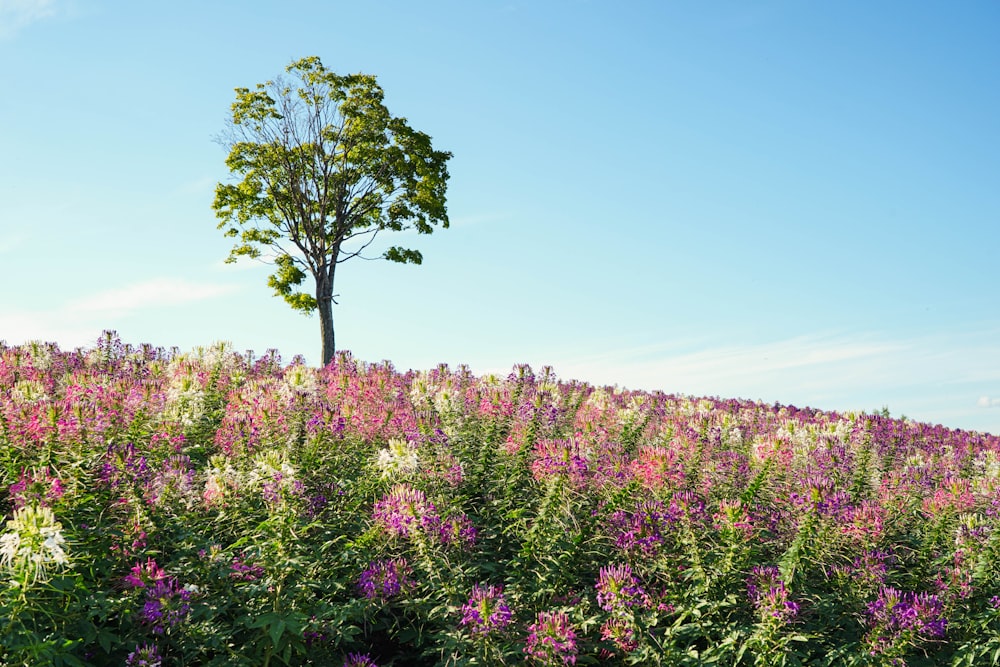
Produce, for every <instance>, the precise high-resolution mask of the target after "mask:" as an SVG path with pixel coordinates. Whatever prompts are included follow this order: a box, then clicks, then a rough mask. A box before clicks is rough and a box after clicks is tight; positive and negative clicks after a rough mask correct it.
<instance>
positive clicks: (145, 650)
mask: <svg viewBox="0 0 1000 667" xmlns="http://www.w3.org/2000/svg"><path fill="white" fill-rule="evenodd" d="M162 664H163V657H162V656H161V655H160V652H159V650H158V649H157V648H156V645H154V644H143V645H142V646H136V647H135V650H134V651H132V652H131V653H129V654H128V658H126V660H125V667H160V666H161V665H162Z"/></svg>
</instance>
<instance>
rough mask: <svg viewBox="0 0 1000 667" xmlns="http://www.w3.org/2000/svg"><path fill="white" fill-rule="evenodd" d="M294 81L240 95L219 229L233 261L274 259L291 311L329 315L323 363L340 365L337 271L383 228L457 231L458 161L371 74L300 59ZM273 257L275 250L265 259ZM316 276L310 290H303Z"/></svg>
mask: <svg viewBox="0 0 1000 667" xmlns="http://www.w3.org/2000/svg"><path fill="white" fill-rule="evenodd" d="M286 71H287V73H288V74H290V75H291V76H292V77H293V80H292V81H287V80H284V79H278V80H275V81H268V82H266V83H261V84H257V86H256V87H255V88H253V89H249V88H237V89H236V101H235V102H233V105H232V116H231V118H230V123H229V129H228V132H227V133H226V134H224V135H223V136H222V137H221V142H222V143H223V144H224V145H225V146H226V148H227V149H228V150H229V156H228V157H227V158H226V166H228V167H229V169H230V171H231V172H232V173H233V174H234V175H235V176H237V177H238V178H240V179H242V180H240V181H239V182H237V183H228V184H226V183H220V184H218V185H217V186H216V191H215V201H214V203H213V205H212V206H213V208H214V209H215V212H216V216H217V217H218V218H219V220H220V222H219V225H218V226H219V229H224V230H225V234H226V236H228V237H233V238H237V239H238V241H237V243H236V244H235V245H234V246H233V249H232V251H231V252H230V255H229V258H228V259H227V262H234V261H236V260H237V259H238V258H240V257H251V258H261V257H266V258H267V259H269V260H270V261H272V262H273V264H274V266H275V271H274V273H273V274H272V275H271V276H270V277H269V278H268V286H269V287H271V288H272V289H273V290H274V293H275V295H276V296H280V297H282V298H283V299H284V300H285V301H286V302H287V303H288V304H289V305H290V306H291V307H292V308H294V309H296V310H299V311H302V312H304V313H312V312H313V311H316V310H318V311H319V312H320V326H321V333H322V334H323V363H324V365H325V364H326V363H327V362H328V361H329V360H330V359H331V358H332V357H333V352H334V349H335V348H334V337H333V319H332V303H333V300H334V297H335V295H334V292H333V287H334V278H335V275H336V268H337V265H338V264H339V263H342V262H345V261H347V260H349V259H352V258H354V257H358V256H362V255H361V253H362V252H363V251H364V250H365V249H366V248H368V247H369V246H370V245H371V243H372V242H374V240H375V238H376V236H377V235H378V233H379V232H381V231H385V230H388V231H393V232H401V231H404V230H408V229H413V230H415V231H416V232H417V233H419V234H430V233H431V232H432V231H433V229H434V226H435V225H438V224H440V225H441V226H442V227H445V228H447V227H448V213H447V209H446V207H445V199H446V198H445V191H446V186H447V181H448V170H447V167H446V164H447V162H448V160H449V159H450V158H451V153H447V152H444V151H437V150H434V148H433V147H432V146H431V139H430V137H429V136H427V135H426V134H424V133H423V132H418V131H416V130H414V129H412V128H411V127H410V126H409V125H408V124H407V120H406V119H405V118H402V117H396V116H392V115H391V114H390V113H389V111H388V109H387V108H386V107H385V105H384V103H383V97H384V94H383V91H382V88H381V87H380V86H379V85H378V84H377V83H376V80H375V77H374V76H371V75H367V74H349V75H338V74H336V73H334V72H332V71H330V70H328V69H326V67H324V66H323V63H322V62H321V61H320V59H319V58H317V57H315V56H311V57H307V58H303V59H301V60H298V61H295V62H293V63H291V64H290V65H289V66H288V67H287V68H286ZM265 253H266V254H265ZM382 257H383V258H384V259H386V260H389V261H393V262H400V263H404V264H405V263H412V264H420V263H421V262H422V260H423V257H422V255H421V253H420V252H419V251H418V250H414V249H409V248H402V247H399V246H392V247H390V248H388V249H387V250H385V251H384V253H383V255H382ZM307 277H312V278H313V280H314V283H315V289H314V291H313V292H312V293H307V292H303V291H300V290H299V289H298V288H299V287H300V286H301V285H302V284H303V283H304V282H305V281H306V278H307Z"/></svg>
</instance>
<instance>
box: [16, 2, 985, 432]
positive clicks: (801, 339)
mask: <svg viewBox="0 0 1000 667" xmlns="http://www.w3.org/2000/svg"><path fill="white" fill-rule="evenodd" d="M998 34H1000V4H998V3H996V2H993V1H987V0H981V1H978V2H977V1H970V2H964V3H931V2H926V3H925V2H916V3H914V2H883V3H869V2H853V1H845V2H839V3H805V2H779V1H762V2H756V3H745V2H711V3H708V2H694V1H691V2H666V1H662V2H661V1H657V2H653V1H650V2H638V1H633V2H627V1H626V2H615V3H612V2H597V1H590V2H588V1H586V0H531V1H528V0H524V1H518V0H514V1H509V2H504V1H496V2H490V1H487V0H476V1H473V0H461V1H460V0H454V1H450V2H443V1H437V0H429V1H428V2H422V3H414V2H404V1H398V2H396V1H389V0H384V1H372V2H339V1H335V0H328V1H314V2H308V1H304V0H289V1H288V2H247V1H245V0H244V1H240V2H235V1H225V2H223V1H219V2H202V1H200V0H199V1H198V2H193V1H189V2H186V1H178V2H173V3H136V2H110V1H104V0H0V91H2V92H0V128H2V130H0V156H2V158H3V159H0V281H2V283H0V284H2V285H3V289H0V339H4V340H6V341H7V342H8V343H20V342H24V341H26V340H32V339H39V340H47V341H55V342H57V343H59V344H60V346H62V347H64V348H73V347H76V346H90V345H92V344H93V342H94V341H95V340H96V339H97V337H98V335H99V334H100V332H101V331H102V330H104V329H115V330H117V331H118V333H119V335H120V336H121V337H122V339H123V340H125V341H126V342H129V343H134V344H138V343H152V344H155V345H160V346H165V347H173V346H176V347H179V348H181V349H182V350H186V349H191V348H193V347H195V346H199V345H207V344H210V343H212V342H214V341H217V340H228V341H231V342H232V343H233V344H234V345H235V346H236V347H237V349H241V350H245V349H252V350H254V351H256V352H257V353H258V354H260V353H263V352H264V351H265V350H266V349H268V348H277V349H278V350H279V351H280V352H281V353H282V356H283V357H284V358H285V359H286V360H290V359H291V358H292V357H293V356H294V355H295V354H303V355H304V356H305V357H306V359H307V360H308V361H309V362H310V363H317V362H318V357H319V323H318V319H317V318H315V317H312V318H309V317H305V316H303V315H301V314H299V313H296V312H293V311H292V310H291V309H290V308H289V307H288V306H286V305H285V304H284V302H283V301H281V300H280V299H278V298H276V297H273V296H272V295H271V292H270V290H269V289H268V288H267V286H266V276H267V274H268V270H267V267H265V266H260V265H257V264H254V263H249V264H245V265H244V264H237V265H226V264H224V263H223V260H224V258H225V257H226V255H227V254H228V251H229V247H230V245H231V243H230V240H229V239H226V238H224V237H223V236H222V234H221V232H219V231H218V230H217V229H216V220H215V218H214V215H213V212H212V210H211V202H212V198H213V191H214V186H215V184H216V183H218V182H220V181H226V180H227V179H228V178H229V175H228V173H227V170H226V167H225V164H224V159H225V151H224V149H223V148H221V147H220V146H219V145H218V144H217V143H215V142H214V141H213V137H215V136H216V135H217V134H218V133H219V132H221V131H222V130H223V128H224V126H225V121H226V118H227V114H228V110H229V105H230V103H231V102H232V100H233V88H235V87H237V86H247V87H252V86H253V85H254V84H256V83H257V82H261V81H264V80H266V79H269V78H272V77H274V76H275V75H277V74H279V73H280V72H281V71H282V70H283V68H284V67H285V66H286V65H287V64H288V63H289V62H291V61H292V60H295V59H297V58H300V57H303V56H307V55H318V56H320V57H321V58H322V60H323V62H324V64H325V65H326V66H327V67H328V68H330V69H333V70H335V71H337V72H341V73H346V72H358V71H362V72H366V73H370V74H374V75H376V76H377V77H378V80H379V83H380V84H381V85H382V87H383V88H384V89H385V91H386V104H387V106H388V107H389V109H390V111H391V112H392V113H393V114H395V115H400V116H405V117H406V118H408V119H409V121H410V124H411V125H412V126H413V127H414V128H416V129H419V130H422V131H424V132H426V133H428V134H430V135H431V136H432V137H433V140H434V145H435V148H438V149H441V150H448V151H451V152H452V153H453V154H454V158H453V159H452V160H451V162H450V163H449V169H450V172H451V175H452V176H451V180H450V182H449V189H448V209H449V215H450V218H451V222H452V225H451V228H450V229H448V230H441V231H438V232H436V233H435V234H433V235H432V236H428V237H419V238H418V237H416V236H411V237H403V238H399V239H397V240H396V241H395V242H397V243H399V244H401V245H407V244H408V243H407V242H410V243H409V244H410V245H411V246H412V247H417V248H419V249H420V250H421V251H422V252H423V255H424V264H423V265H422V266H419V267H414V266H401V265H393V264H388V263H382V262H351V263H348V264H345V265H343V266H342V269H341V271H340V273H339V275H338V279H337V280H338V282H337V285H336V290H335V291H336V292H337V293H339V294H340V298H339V303H340V305H339V306H338V307H337V308H336V310H335V314H334V315H335V318H336V331H337V343H338V347H341V348H347V349H350V350H352V351H353V353H354V354H355V355H356V356H357V357H359V358H361V359H364V360H368V361H379V360H382V359H389V360H391V361H393V363H394V364H395V365H396V366H397V368H400V369H401V370H405V369H408V368H416V369H423V368H429V367H432V366H434V365H436V364H437V363H440V362H444V363H448V364H450V365H452V366H455V365H458V364H461V363H466V364H468V365H469V366H470V367H471V368H472V370H473V371H475V372H477V373H483V372H488V371H506V370H508V369H509V368H510V367H511V366H512V365H513V364H515V363H522V362H524V363H530V364H531V365H532V366H534V367H536V368H538V367H540V366H542V365H546V364H548V365H551V366H553V367H554V369H555V371H556V373H557V374H558V375H559V376H560V377H562V378H564V379H573V378H575V379H582V380H587V381H590V382H592V383H595V384H619V385H621V386H627V387H629V388H642V389H662V390H665V391H668V392H675V393H682V394H691V395H697V396H702V395H711V396H721V397H727V398H728V397H740V398H748V399H760V400H764V401H768V402H780V403H783V404H793V405H797V406H805V405H810V406H813V407H817V408H821V409H827V410H874V409H879V408H881V407H883V406H887V407H888V408H889V409H890V411H891V412H892V414H893V415H895V416H899V415H900V414H905V415H907V416H908V417H910V418H913V419H916V420H919V421H928V422H932V423H942V424H945V425H947V426H951V427H957V428H965V429H973V430H980V431H990V432H994V433H998V432H1000V308H998V306H1000V297H998V288H1000V268H998V265H1000V263H998V261H997V259H998V256H997V255H998V249H1000V120H998V119H1000V40H997V38H996V36H997V35H998Z"/></svg>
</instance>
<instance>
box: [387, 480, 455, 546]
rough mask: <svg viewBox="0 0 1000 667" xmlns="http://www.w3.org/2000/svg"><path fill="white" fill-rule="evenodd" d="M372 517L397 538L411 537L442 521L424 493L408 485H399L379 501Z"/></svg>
mask: <svg viewBox="0 0 1000 667" xmlns="http://www.w3.org/2000/svg"><path fill="white" fill-rule="evenodd" d="M372 515H373V517H374V519H375V522H376V523H378V524H379V525H380V526H382V528H384V529H385V530H386V532H388V533H389V534H390V535H392V536H396V537H410V536H411V535H413V534H414V532H415V531H417V530H420V529H421V528H422V527H423V526H425V525H427V524H440V521H441V519H440V517H438V515H437V508H435V507H434V505H433V503H430V502H428V500H427V496H426V495H424V492H423V491H420V490H419V489H414V488H413V487H411V486H409V485H407V484H397V485H396V486H394V487H393V488H392V490H391V491H390V492H389V493H387V494H386V495H385V496H383V497H382V499H381V500H379V501H377V502H376V503H375V507H374V509H373V511H372Z"/></svg>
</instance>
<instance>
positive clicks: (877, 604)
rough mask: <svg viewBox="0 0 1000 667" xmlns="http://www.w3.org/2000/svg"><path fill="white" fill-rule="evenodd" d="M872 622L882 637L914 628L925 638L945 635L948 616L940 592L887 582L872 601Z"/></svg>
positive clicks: (870, 605)
mask: <svg viewBox="0 0 1000 667" xmlns="http://www.w3.org/2000/svg"><path fill="white" fill-rule="evenodd" d="M867 612H868V622H869V624H870V625H872V626H873V627H874V628H875V630H876V632H877V633H878V634H879V635H881V636H882V637H887V638H890V639H891V638H894V637H898V636H899V635H901V634H903V633H904V632H906V631H912V632H914V633H916V634H917V635H918V636H919V637H921V638H925V639H940V638H942V637H944V634H945V629H946V628H947V625H948V620H947V619H946V618H945V617H944V616H943V614H944V604H943V603H942V602H941V601H940V600H939V599H938V596H936V595H930V594H928V593H913V592H902V591H899V590H896V589H895V588H892V587H890V586H884V587H883V588H882V590H880V591H879V594H878V597H877V598H876V599H875V600H874V601H873V602H870V603H868V606H867Z"/></svg>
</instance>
